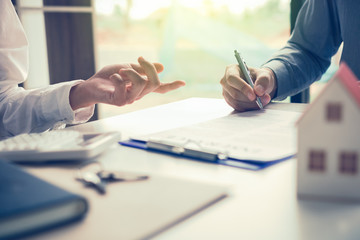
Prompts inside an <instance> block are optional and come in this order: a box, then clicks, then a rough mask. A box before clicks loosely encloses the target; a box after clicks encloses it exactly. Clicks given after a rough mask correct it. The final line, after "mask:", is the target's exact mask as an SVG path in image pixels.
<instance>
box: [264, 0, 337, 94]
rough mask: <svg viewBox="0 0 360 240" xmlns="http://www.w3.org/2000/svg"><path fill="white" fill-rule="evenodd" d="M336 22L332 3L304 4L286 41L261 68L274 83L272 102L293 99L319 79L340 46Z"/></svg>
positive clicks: (314, 1)
mask: <svg viewBox="0 0 360 240" xmlns="http://www.w3.org/2000/svg"><path fill="white" fill-rule="evenodd" d="M338 19H339V18H338V11H337V6H336V2H335V0H307V1H305V3H304V5H303V7H302V8H301V10H300V12H299V15H298V17H297V21H296V24H295V28H294V31H293V33H292V35H291V37H290V39H289V41H288V42H287V44H286V45H285V47H284V48H282V49H280V50H279V51H278V52H277V53H276V54H275V55H274V56H273V57H272V58H271V59H270V60H269V61H268V62H267V63H265V64H264V65H263V67H267V68H270V69H272V70H273V72H274V73H275V77H276V79H277V84H278V88H277V92H276V94H275V98H274V100H283V99H285V98H286V97H288V96H292V95H295V94H296V93H298V92H300V91H302V90H304V89H306V88H307V87H309V86H310V85H311V84H312V83H313V82H314V81H316V80H318V79H320V77H321V76H322V74H323V73H324V72H325V71H326V70H327V68H328V67H329V66H330V62H331V57H332V56H333V55H334V54H335V53H336V52H337V50H338V48H339V46H340V44H341V42H342V38H341V32H340V27H339V20H338Z"/></svg>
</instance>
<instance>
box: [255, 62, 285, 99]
mask: <svg viewBox="0 0 360 240" xmlns="http://www.w3.org/2000/svg"><path fill="white" fill-rule="evenodd" d="M262 67H263V68H270V69H271V70H272V71H273V72H274V75H275V81H276V83H277V89H276V92H275V95H274V98H273V100H276V101H281V100H284V99H285V98H287V97H288V96H289V95H288V92H289V89H290V88H291V86H290V82H289V79H288V78H287V77H286V76H289V75H288V71H287V69H286V66H285V65H284V64H283V63H282V62H281V61H279V60H271V61H269V62H267V63H265V64H264V65H262Z"/></svg>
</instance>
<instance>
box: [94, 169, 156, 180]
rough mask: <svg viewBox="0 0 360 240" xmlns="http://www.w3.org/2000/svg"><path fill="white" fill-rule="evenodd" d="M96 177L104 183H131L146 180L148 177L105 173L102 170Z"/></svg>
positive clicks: (112, 172)
mask: <svg viewBox="0 0 360 240" xmlns="http://www.w3.org/2000/svg"><path fill="white" fill-rule="evenodd" d="M97 176H99V178H101V179H102V180H104V181H106V182H121V181H123V182H133V181H141V180H146V179H148V178H149V176H146V175H139V174H135V173H127V172H118V171H106V170H102V171H99V172H98V173H97Z"/></svg>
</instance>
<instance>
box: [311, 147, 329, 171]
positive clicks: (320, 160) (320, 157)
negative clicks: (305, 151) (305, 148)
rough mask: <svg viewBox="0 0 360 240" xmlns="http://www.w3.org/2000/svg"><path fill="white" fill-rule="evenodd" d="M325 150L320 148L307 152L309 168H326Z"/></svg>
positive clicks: (323, 169)
mask: <svg viewBox="0 0 360 240" xmlns="http://www.w3.org/2000/svg"><path fill="white" fill-rule="evenodd" d="M325 158H326V156H325V152H324V151H321V150H312V151H310V154H309V170H310V171H317V172H323V171H325V168H326V162H325V160H326V159H325Z"/></svg>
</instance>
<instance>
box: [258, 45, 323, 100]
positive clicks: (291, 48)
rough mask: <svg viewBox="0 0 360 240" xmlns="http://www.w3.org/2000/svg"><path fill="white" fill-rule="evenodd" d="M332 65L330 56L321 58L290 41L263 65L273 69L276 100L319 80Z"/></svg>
mask: <svg viewBox="0 0 360 240" xmlns="http://www.w3.org/2000/svg"><path fill="white" fill-rule="evenodd" d="M329 65H330V58H325V59H321V58H319V57H318V56H316V55H314V54H313V53H311V52H309V51H307V50H306V49H303V48H301V46H299V45H297V44H293V43H288V44H287V45H286V46H285V47H284V48H283V49H281V50H280V51H279V52H278V53H277V55H276V56H274V57H273V58H272V59H271V60H270V61H268V62H267V63H265V64H264V65H263V67H266V68H269V69H271V70H272V71H273V73H274V76H275V79H276V83H277V89H276V92H275V93H274V99H275V100H283V99H285V98H286V97H288V96H292V95H294V94H296V93H298V92H300V91H302V90H304V89H306V88H307V87H309V86H310V85H311V84H312V83H313V82H314V81H316V80H318V79H319V78H320V77H321V76H322V74H323V73H324V72H325V71H326V69H327V68H328V67H329Z"/></svg>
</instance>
